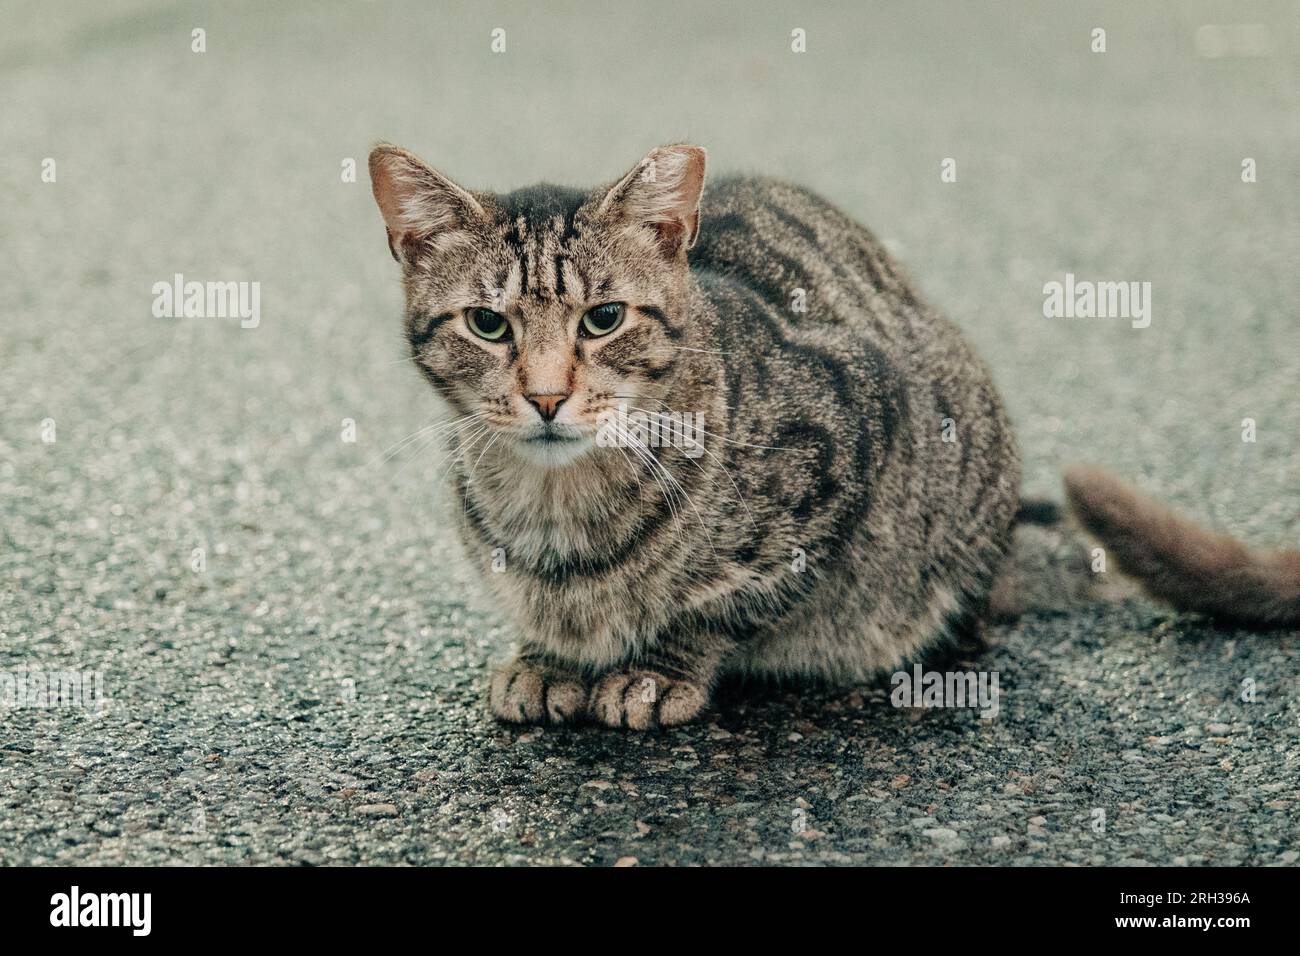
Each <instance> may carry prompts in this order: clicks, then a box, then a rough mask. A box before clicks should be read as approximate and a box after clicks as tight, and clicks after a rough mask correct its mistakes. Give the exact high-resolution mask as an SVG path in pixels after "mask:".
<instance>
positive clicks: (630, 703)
mask: <svg viewBox="0 0 1300 956" xmlns="http://www.w3.org/2000/svg"><path fill="white" fill-rule="evenodd" d="M708 701H709V694H708V691H707V690H706V689H705V687H704V686H703V685H701V684H697V683H695V682H694V681H689V680H681V679H677V678H672V677H665V676H664V675H662V674H658V673H656V672H654V671H632V672H627V671H619V672H617V673H613V674H606V675H605V676H604V677H603V678H601V679H600V681H598V682H597V684H596V686H595V688H593V689H592V692H591V704H590V711H591V715H592V717H594V718H595V719H596V720H598V721H600V722H601V723H602V724H605V725H606V726H608V727H629V728H631V729H632V730H650V729H651V728H654V727H673V726H676V725H677V724H684V723H687V722H688V721H691V720H694V719H695V718H696V717H697V716H699V713H700V711H701V710H703V709H704V705H705V704H707V703H708Z"/></svg>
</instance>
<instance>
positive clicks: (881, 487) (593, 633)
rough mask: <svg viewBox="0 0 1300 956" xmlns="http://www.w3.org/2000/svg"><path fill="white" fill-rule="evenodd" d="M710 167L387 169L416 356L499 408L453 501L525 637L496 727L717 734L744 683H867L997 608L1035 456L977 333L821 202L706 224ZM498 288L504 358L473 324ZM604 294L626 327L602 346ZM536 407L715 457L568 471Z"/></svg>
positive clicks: (729, 186)
mask: <svg viewBox="0 0 1300 956" xmlns="http://www.w3.org/2000/svg"><path fill="white" fill-rule="evenodd" d="M647 163H650V164H652V165H653V167H654V170H655V175H654V176H653V177H652V178H649V179H647V177H645V176H644V175H642V171H643V170H644V169H645V167H646V164H647ZM703 164H704V156H703V151H702V150H699V149H698V148H695V147H662V148H660V149H659V150H655V151H654V152H652V153H651V154H650V155H649V156H648V157H647V158H646V160H643V161H642V163H641V164H638V166H636V167H634V168H633V169H632V170H631V171H630V172H629V173H628V174H627V175H626V176H624V177H622V178H621V179H619V180H617V181H616V182H615V183H614V184H613V185H612V186H608V187H604V188H600V189H596V190H593V191H591V192H582V191H576V190H569V189H563V188H558V187H550V186H540V187H534V188H531V189H525V190H520V191H518V192H514V193H510V194H508V195H503V196H496V195H491V194H487V193H466V192H464V191H463V190H460V189H459V187H455V186H454V185H452V184H450V182H449V181H448V180H446V179H445V177H442V176H441V175H439V174H437V173H435V172H433V171H432V170H429V169H428V168H427V167H425V166H424V165H423V164H422V163H421V162H420V161H419V160H418V159H416V158H415V157H414V156H412V155H411V154H409V153H406V152H404V151H402V150H398V149H396V148H395V147H387V146H381V147H379V148H377V149H376V151H375V154H374V155H372V158H371V171H372V178H373V179H374V183H375V192H376V198H377V200H378V201H379V205H380V208H381V211H382V212H383V213H384V215H385V223H386V225H387V227H388V232H389V243H390V247H391V248H392V249H393V250H394V255H395V256H396V257H397V258H398V259H399V261H401V262H402V263H403V271H404V282H405V290H406V299H407V334H408V337H409V340H410V343H411V350H412V355H413V357H414V360H415V362H416V364H417V365H418V367H419V368H420V370H421V371H422V372H423V374H424V375H425V376H426V377H427V378H428V380H429V382H430V383H431V384H432V385H433V386H434V388H435V389H436V390H437V391H438V392H439V394H440V395H442V397H443V398H444V399H445V400H446V402H447V404H448V405H449V407H450V409H451V410H452V411H453V412H454V413H455V415H457V416H465V415H472V414H478V413H482V414H483V415H484V416H485V418H483V419H482V422H483V424H484V425H486V428H484V429H483V430H482V431H476V430H475V427H474V426H472V425H471V426H470V427H468V428H465V429H464V430H463V431H461V432H458V433H456V434H454V435H453V438H452V441H453V443H457V444H458V448H457V453H458V455H459V459H458V463H457V464H456V466H455V468H454V469H453V481H454V483H455V487H456V490H457V491H458V492H459V495H460V497H461V499H462V500H463V502H464V506H463V508H458V509H456V510H457V513H458V514H459V515H460V516H461V517H460V522H461V527H460V531H461V534H462V537H463V539H464V541H465V543H466V545H467V548H468V554H469V556H470V559H471V560H473V561H475V562H477V563H478V564H479V565H480V566H481V568H482V570H483V578H484V579H485V580H486V581H487V582H488V584H489V585H490V586H491V587H492V588H493V590H494V593H495V596H496V598H497V599H498V601H499V604H500V607H501V609H502V611H503V613H504V614H506V615H508V616H509V617H510V618H511V619H512V620H513V622H514V624H515V626H516V628H517V630H518V635H519V644H520V647H519V652H518V655H517V657H516V658H515V659H514V660H513V661H511V662H510V663H509V664H507V665H505V666H504V667H502V668H501V669H499V670H498V671H497V672H496V673H495V674H494V676H493V678H492V680H491V686H490V691H489V698H490V706H491V708H492V710H493V712H494V713H495V714H496V715H497V716H498V717H500V718H502V719H505V720H513V721H523V722H536V721H557V722H558V721H565V720H573V719H578V718H583V717H590V718H593V719H595V720H597V721H599V722H602V723H606V724H611V725H620V726H629V727H634V728H646V727H652V726H655V725H669V724H674V723H680V722H683V721H686V720H690V719H692V718H694V717H695V716H696V715H697V714H698V713H699V711H700V710H701V709H702V708H703V707H704V706H706V704H707V702H708V700H709V696H710V691H711V689H712V687H713V685H714V683H715V682H716V680H717V679H718V677H719V676H720V675H722V674H724V673H741V674H761V675H776V676H807V677H827V678H832V679H858V678H863V677H867V676H869V675H872V674H874V673H875V672H877V671H879V670H880V669H881V668H888V667H893V666H895V665H897V664H899V663H900V662H901V661H903V660H904V659H907V658H911V657H914V656H916V655H918V654H919V653H920V652H922V651H923V650H924V649H925V648H927V647H928V646H930V645H931V644H933V643H934V642H936V641H938V640H940V639H941V638H943V637H944V636H945V635H947V634H948V633H949V632H951V631H952V630H954V629H955V628H959V627H961V626H963V625H964V624H966V623H969V622H970V621H971V620H973V619H974V618H975V617H977V616H978V615H979V614H981V613H982V611H983V609H984V605H985V602H986V600H987V595H988V592H989V588H990V584H991V582H992V579H993V575H994V572H995V570H996V568H997V567H998V564H999V561H1000V559H1001V558H1002V556H1003V553H1004V551H1005V549H1006V547H1007V541H1008V536H1009V533H1010V528H1011V524H1012V520H1013V516H1014V514H1015V512H1016V508H1017V490H1018V486H1019V463H1018V458H1017V454H1016V449H1015V445H1014V441H1013V438H1012V435H1011V431H1010V429H1009V427H1008V425H1007V420H1006V417H1005V415H1004V413H1003V409H1002V406H1001V403H1000V401H999V399H998V396H997V393H996V392H995V390H994V388H993V385H992V383H991V381H990V379H989V376H988V373H987V371H986V370H985V368H984V366H983V365H982V363H981V362H980V361H979V360H978V359H977V358H976V357H975V355H974V354H973V353H972V352H971V350H970V349H969V348H968V347H967V346H966V344H965V343H964V341H963V340H962V339H961V337H960V336H959V334H958V333H957V331H956V329H955V328H954V327H953V326H952V325H951V324H949V323H948V322H947V321H946V320H945V319H943V318H942V317H941V316H939V315H938V314H936V313H935V311H934V310H932V309H931V308H930V307H929V306H927V305H926V304H925V303H923V302H922V301H921V300H920V298H919V297H918V296H917V294H916V293H915V291H914V290H913V289H912V286H911V285H910V283H909V282H908V280H907V279H906V278H905V277H904V276H903V274H902V273H901V271H900V270H899V268H898V267H897V265H896V264H895V263H894V261H893V259H892V258H891V257H890V256H889V254H888V253H887V252H886V251H885V249H884V248H883V247H882V246H881V245H880V244H879V243H878V242H877V241H876V240H875V239H874V238H873V237H872V236H871V235H870V233H868V232H867V230H865V229H864V228H862V227H861V226H859V225H858V224H857V223H855V222H853V221H852V220H850V219H849V218H847V217H846V216H844V215H843V214H841V213H840V212H838V211H837V210H836V209H834V208H833V207H831V206H830V205H828V204H827V203H826V202H824V201H823V200H821V199H819V198H818V197H816V196H815V195H813V194H811V193H809V192H807V191H805V190H802V189H799V188H796V187H794V186H790V185H787V184H785V183H781V182H776V181H769V180H763V179H752V178H730V179H721V180H719V181H718V182H716V183H713V184H712V185H710V187H709V189H708V192H707V195H706V197H705V200H704V202H703V204H702V206H701V204H700V192H701V187H702V179H703ZM412 192H414V193H415V195H412ZM498 290H500V291H499V292H498ZM797 290H802V295H803V297H804V299H805V301H806V311H799V310H797V309H795V308H793V307H792V305H793V304H796V303H797V301H798V298H799V295H800V293H799V292H798V291H797ZM494 295H495V296H497V301H498V302H499V303H500V306H499V309H498V311H501V312H502V313H504V314H505V315H507V317H509V318H510V320H511V323H512V330H514V337H513V338H512V340H511V341H510V342H508V343H504V344H497V343H486V342H484V341H483V340H481V339H478V338H476V337H475V336H474V335H473V334H472V332H470V331H469V330H468V329H467V327H466V321H465V313H466V310H469V309H473V308H476V307H492V306H491V303H492V302H493V297H494ZM606 302H622V303H626V305H627V319H626V320H625V322H624V324H623V326H622V327H620V328H619V329H618V330H617V331H616V332H614V333H612V334H611V335H608V336H606V337H604V338H599V339H588V338H582V337H579V336H578V335H577V334H576V331H575V330H576V328H577V326H578V322H579V320H580V319H581V316H582V315H583V313H584V312H585V311H586V310H587V309H589V308H591V307H593V306H596V305H599V304H602V303H606ZM530 390H531V392H539V391H540V392H543V393H546V394H564V395H567V396H569V397H568V398H567V399H566V400H565V402H564V403H563V405H562V406H561V412H560V414H559V416H557V421H560V420H561V419H564V421H563V425H564V427H565V428H567V429H570V430H572V431H573V433H574V434H581V435H584V436H587V437H588V438H589V437H590V436H591V434H592V433H593V431H594V427H595V424H594V423H595V421H596V418H597V416H598V415H599V414H600V413H601V412H602V411H606V410H609V409H612V408H616V407H617V406H618V404H619V403H620V402H625V403H626V404H627V406H628V407H629V408H640V409H646V410H659V409H673V410H678V411H690V412H697V413H703V415H704V421H705V427H706V428H707V430H708V434H707V435H706V437H705V439H704V449H705V453H704V454H703V455H702V456H700V457H694V458H692V457H690V456H688V455H687V454H686V453H685V451H684V450H683V449H679V448H661V449H656V450H654V451H653V452H652V454H653V457H654V462H653V463H650V464H649V465H647V464H646V463H644V462H642V461H641V460H640V459H639V458H638V456H637V455H636V454H635V453H634V452H631V451H629V450H628V449H620V448H603V447H598V446H596V445H595V444H594V443H589V444H587V445H583V446H582V447H581V451H579V452H577V453H574V454H570V453H569V452H567V451H564V452H557V453H556V455H555V456H554V457H551V458H547V457H545V456H544V455H539V454H537V453H536V452H535V451H530V450H527V448H526V447H525V446H527V445H528V443H527V442H526V441H525V440H524V439H523V436H525V435H527V434H530V433H531V431H530V430H534V429H536V428H538V427H540V426H539V425H538V421H537V415H536V412H535V411H534V410H533V409H532V408H530V406H529V405H528V402H527V401H526V400H525V398H524V396H525V395H526V394H529V393H530ZM945 424H948V431H949V433H948V435H947V436H946V437H947V438H949V439H955V440H945ZM576 444H577V443H576V442H575V443H572V445H576ZM572 445H571V446H566V448H567V447H572ZM660 469H662V471H663V472H664V474H661V473H659V472H660ZM498 549H501V550H498ZM502 550H503V552H504V555H505V569H504V571H502V572H500V573H494V572H493V570H492V564H493V555H494V553H496V554H498V555H499V554H501V553H502Z"/></svg>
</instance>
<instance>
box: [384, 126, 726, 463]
mask: <svg viewBox="0 0 1300 956" xmlns="http://www.w3.org/2000/svg"><path fill="white" fill-rule="evenodd" d="M704 164H705V152H704V150H703V149H701V148H700V147H698V146H662V147H659V148H658V149H655V150H653V151H651V152H650V154H649V155H647V156H646V157H645V159H643V160H642V161H641V162H640V163H638V164H637V165H636V166H635V167H633V169H632V170H631V171H630V172H628V173H627V174H626V175H624V176H623V177H621V178H620V179H619V180H618V181H617V182H615V183H614V184H613V185H612V186H608V187H602V188H600V189H597V190H595V191H593V192H590V193H588V192H585V191H581V190H572V189H564V188H560V187H555V186H535V187H532V188H529V189H521V190H518V191H516V192H513V193H509V194H505V195H493V194H491V193H484V192H470V191H468V190H466V189H463V188H461V187H460V186H458V185H456V184H455V183H453V182H452V181H451V180H450V179H448V178H447V177H445V176H443V175H442V174H441V173H438V172H436V171H435V170H433V169H432V168H430V167H429V166H427V165H426V164H425V163H424V162H422V161H421V160H420V159H419V158H418V157H416V156H415V155H413V154H411V153H409V152H407V151H406V150H403V149H399V148H397V147H395V146H389V145H380V146H378V147H376V148H375V150H374V151H373V152H372V153H371V154H370V178H371V181H372V183H373V186H374V192H375V201H376V202H377V203H378V204H379V209H380V212H381V213H383V217H384V224H385V226H386V227H387V230H388V246H389V249H390V251H391V252H392V254H393V258H395V259H396V260H397V261H398V262H399V263H401V264H402V267H403V278H404V284H405V289H406V306H407V309H406V314H407V335H408V338H409V340H410V343H411V349H412V355H413V356H414V358H415V361H416V363H417V364H418V365H419V367H420V369H421V371H422V372H423V373H424V375H425V376H426V377H427V378H428V379H429V381H430V382H432V383H433V385H434V387H435V388H437V389H438V391H439V392H440V393H441V394H442V395H443V397H444V398H446V400H447V401H448V403H449V404H450V405H451V406H452V408H453V409H454V410H455V411H456V412H457V413H458V414H460V415H472V414H480V413H481V414H482V415H483V417H482V419H481V420H480V421H481V422H482V423H483V424H485V425H487V426H488V427H489V428H490V429H492V430H493V431H495V432H496V433H499V437H498V438H497V442H499V443H504V446H505V447H508V448H510V449H512V450H513V451H515V452H516V453H517V454H518V455H519V456H520V457H521V458H523V459H524V460H525V461H529V462H534V463H536V464H539V465H563V464H567V463H569V462H572V461H574V460H575V459H576V458H577V457H579V456H580V455H582V454H583V453H584V452H586V451H587V450H588V449H590V448H591V447H593V445H595V443H596V433H597V429H598V427H599V421H600V418H601V416H602V413H609V412H611V411H613V410H615V409H617V408H618V407H619V406H620V404H625V405H627V406H628V407H629V409H631V408H637V407H640V408H643V409H645V410H647V411H657V410H658V409H659V408H662V407H665V405H666V404H669V403H665V402H664V398H665V396H671V393H672V380H673V376H674V371H675V366H677V364H678V363H677V359H678V357H679V356H680V355H681V354H682V353H681V348H682V345H683V339H684V338H685V336H686V333H687V325H686V323H687V321H688V316H687V315H686V314H685V312H686V309H685V298H686V291H687V276H688V267H687V261H686V253H687V250H688V249H689V248H690V247H691V245H692V244H693V243H694V242H695V239H696V237H697V235H698V233H699V222H700V210H699V203H700V193H701V190H702V189H703V185H704Z"/></svg>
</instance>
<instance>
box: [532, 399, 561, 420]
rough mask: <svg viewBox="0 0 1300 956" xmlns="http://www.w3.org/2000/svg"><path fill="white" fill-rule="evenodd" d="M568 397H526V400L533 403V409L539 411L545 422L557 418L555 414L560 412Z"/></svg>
mask: <svg viewBox="0 0 1300 956" xmlns="http://www.w3.org/2000/svg"><path fill="white" fill-rule="evenodd" d="M568 397H569V396H568V395H525V396H524V398H526V399H528V400H529V401H530V402H532V404H533V407H534V408H536V409H537V411H538V413H539V414H540V415H541V416H542V420H543V421H548V422H549V421H550V420H551V419H552V418H554V417H555V413H556V412H558V411H559V410H560V406H561V405H562V404H563V403H564V400H565V399H566V398H568Z"/></svg>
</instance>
